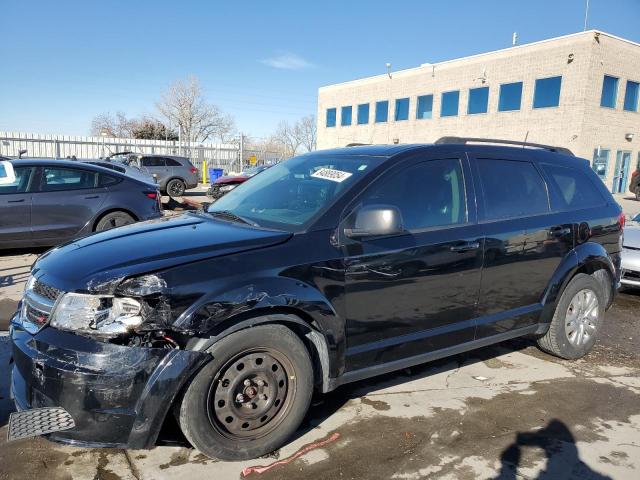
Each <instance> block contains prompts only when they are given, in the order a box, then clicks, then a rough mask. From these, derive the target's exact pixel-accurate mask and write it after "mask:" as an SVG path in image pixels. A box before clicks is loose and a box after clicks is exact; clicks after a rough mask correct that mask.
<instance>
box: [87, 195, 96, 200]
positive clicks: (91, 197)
mask: <svg viewBox="0 0 640 480" xmlns="http://www.w3.org/2000/svg"><path fill="white" fill-rule="evenodd" d="M84 198H85V200H92V199H94V198H100V195H91V196H89V197H84Z"/></svg>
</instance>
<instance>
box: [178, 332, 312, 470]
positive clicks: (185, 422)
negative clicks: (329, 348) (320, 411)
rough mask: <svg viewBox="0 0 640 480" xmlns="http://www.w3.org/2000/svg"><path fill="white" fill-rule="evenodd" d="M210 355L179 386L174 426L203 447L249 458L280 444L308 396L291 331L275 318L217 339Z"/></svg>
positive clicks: (301, 350) (308, 381) (301, 355)
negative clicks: (273, 321)
mask: <svg viewBox="0 0 640 480" xmlns="http://www.w3.org/2000/svg"><path fill="white" fill-rule="evenodd" d="M209 353H210V354H211V356H212V357H213V359H212V360H211V361H210V362H209V363H208V364H206V365H205V366H204V367H203V368H202V369H201V370H200V371H199V372H198V374H197V375H196V376H195V377H194V379H193V380H192V381H191V383H190V384H189V385H188V386H187V388H186V390H185V393H184V396H183V398H182V401H181V402H180V405H179V411H178V420H179V423H180V427H181V429H182V431H183V433H184V435H185V436H186V437H187V439H188V440H189V441H190V442H191V444H192V445H193V446H194V447H195V448H197V449H198V450H200V451H201V452H202V453H204V454H205V455H207V456H209V457H212V458H219V459H222V460H246V459H250V458H256V457H259V456H261V455H265V454H267V453H270V452H272V451H273V450H275V449H277V448H279V447H281V446H282V445H283V444H284V443H285V442H286V441H287V439H288V438H289V437H290V436H291V435H292V434H293V433H294V432H295V430H296V429H297V428H298V426H299V425H300V423H301V422H302V420H303V418H304V415H305V414H306V412H307V409H308V408H309V404H310V402H311V394H312V393H313V367H312V364H311V358H310V356H309V353H308V351H307V349H306V347H305V345H304V343H303V342H302V340H300V338H298V336H297V335H296V334H295V333H294V332H292V331H291V330H290V329H288V328H286V327H284V326H282V325H262V326H256V327H251V328H248V329H246V330H241V331H239V332H236V333H233V334H231V335H229V336H227V337H225V338H223V339H222V340H220V341H219V342H217V343H216V344H215V345H214V346H213V347H212V348H211V349H210V350H209Z"/></svg>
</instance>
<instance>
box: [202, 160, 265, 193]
mask: <svg viewBox="0 0 640 480" xmlns="http://www.w3.org/2000/svg"><path fill="white" fill-rule="evenodd" d="M270 166H271V165H260V166H257V167H252V168H248V169H247V170H245V171H244V172H242V173H241V174H240V175H232V176H225V177H219V178H216V179H215V180H214V181H213V183H212V184H211V187H209V190H207V195H208V196H209V197H211V198H213V199H214V200H217V199H218V198H220V197H222V196H223V195H224V194H225V193H229V192H230V191H231V190H233V189H234V188H236V187H237V186H238V185H240V184H242V183H244V182H246V181H247V180H249V179H250V178H252V177H255V176H256V175H257V174H259V173H260V172H263V171H265V170H266V169H267V168H269V167H270Z"/></svg>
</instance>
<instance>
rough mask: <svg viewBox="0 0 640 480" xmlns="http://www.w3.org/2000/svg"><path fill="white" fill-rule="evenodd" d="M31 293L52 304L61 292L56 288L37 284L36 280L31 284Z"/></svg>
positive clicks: (40, 283)
mask: <svg viewBox="0 0 640 480" xmlns="http://www.w3.org/2000/svg"><path fill="white" fill-rule="evenodd" d="M33 291H34V292H35V293H37V294H38V295H40V296H41V297H44V298H47V299H49V300H51V301H52V302H55V301H56V300H57V299H58V297H59V296H60V295H61V294H62V292H61V291H60V290H58V289H57V288H53V287H50V286H49V285H46V284H44V283H42V282H39V281H38V280H36V281H35V283H34V284H33Z"/></svg>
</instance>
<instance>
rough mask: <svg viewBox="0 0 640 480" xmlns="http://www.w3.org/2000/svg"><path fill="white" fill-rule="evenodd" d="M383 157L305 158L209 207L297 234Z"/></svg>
mask: <svg viewBox="0 0 640 480" xmlns="http://www.w3.org/2000/svg"><path fill="white" fill-rule="evenodd" d="M383 160H384V157H368V156H346V155H345V156H342V155H340V156H330V155H327V156H324V155H305V156H301V157H295V158H292V159H290V160H286V161H284V162H282V163H279V164H277V165H274V166H273V167H270V168H268V169H266V170H265V171H264V172H262V173H261V174H260V175H256V176H255V177H254V178H252V179H251V180H250V181H247V182H245V183H243V184H241V185H240V186H238V187H236V188H235V189H234V190H232V191H230V192H229V193H227V194H226V195H225V196H224V197H222V198H220V199H219V200H217V201H216V202H215V203H214V204H212V205H211V206H210V207H209V210H208V211H209V213H215V212H230V213H232V214H233V215H236V216H238V217H242V218H244V219H247V220H249V221H251V222H252V223H255V224H257V225H259V226H265V227H274V228H281V229H284V230H290V231H296V230H300V229H302V228H304V227H305V226H306V224H307V223H308V222H309V221H310V220H312V218H313V217H314V216H315V215H316V214H317V213H319V212H321V211H323V210H325V209H326V208H328V207H329V206H330V205H331V204H332V203H333V202H334V201H335V199H337V198H338V197H339V196H340V195H342V194H343V193H344V192H345V191H347V190H348V189H349V188H351V186H352V185H354V184H355V183H356V182H357V181H358V180H359V179H360V178H362V176H364V175H365V174H366V173H368V172H369V171H371V170H372V169H373V168H374V167H376V166H377V165H379V164H380V163H382V161H383Z"/></svg>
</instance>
